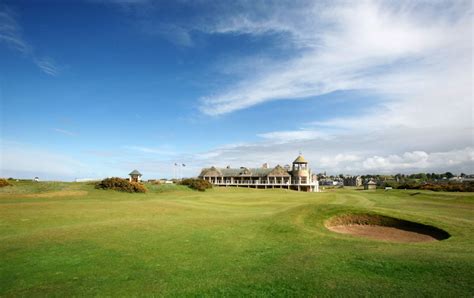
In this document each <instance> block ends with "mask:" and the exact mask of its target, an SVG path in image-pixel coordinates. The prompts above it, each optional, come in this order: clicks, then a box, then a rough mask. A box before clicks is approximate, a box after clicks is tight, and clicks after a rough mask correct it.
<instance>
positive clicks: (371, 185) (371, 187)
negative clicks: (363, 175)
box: [364, 179, 377, 190]
mask: <svg viewBox="0 0 474 298" xmlns="http://www.w3.org/2000/svg"><path fill="white" fill-rule="evenodd" d="M376 188H377V183H375V181H374V180H372V179H370V180H369V181H367V182H366V183H365V184H364V189H365V190H374V189H376Z"/></svg>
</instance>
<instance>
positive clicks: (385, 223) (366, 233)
mask: <svg viewBox="0 0 474 298" xmlns="http://www.w3.org/2000/svg"><path fill="white" fill-rule="evenodd" d="M326 227H327V228H328V229H329V230H331V231H333V232H336V233H342V234H351V235H356V236H360V237H366V238H371V239H377V240H385V241H392V242H426V241H439V240H444V239H447V238H449V237H450V235H449V233H448V232H446V231H443V230H441V229H438V228H436V227H433V226H428V225H423V224H419V223H415V222H411V221H406V220H402V219H397V218H393V217H388V216H382V215H375V214H346V215H341V216H337V217H333V218H331V219H330V220H328V221H327V222H326Z"/></svg>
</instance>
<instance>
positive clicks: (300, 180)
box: [199, 155, 319, 192]
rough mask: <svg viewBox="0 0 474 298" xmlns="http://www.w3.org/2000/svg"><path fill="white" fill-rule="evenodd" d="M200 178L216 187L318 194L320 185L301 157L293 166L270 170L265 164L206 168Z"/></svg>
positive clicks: (277, 167)
mask: <svg viewBox="0 0 474 298" xmlns="http://www.w3.org/2000/svg"><path fill="white" fill-rule="evenodd" d="M199 178H201V179H204V180H207V181H209V182H211V183H212V184H213V185H215V186H226V187H227V186H240V187H249V188H262V189H268V188H283V189H292V190H297V191H307V192H317V191H319V183H318V180H317V178H316V175H313V174H312V173H311V169H309V168H308V162H307V161H306V160H305V159H304V157H303V156H302V155H299V156H298V157H297V158H296V159H295V161H294V162H293V166H292V167H289V166H285V167H282V166H280V165H277V166H276V167H274V168H269V167H268V165H267V164H263V165H262V167H260V168H246V167H240V168H231V167H229V166H228V167H226V168H216V167H210V168H204V169H202V171H201V174H199Z"/></svg>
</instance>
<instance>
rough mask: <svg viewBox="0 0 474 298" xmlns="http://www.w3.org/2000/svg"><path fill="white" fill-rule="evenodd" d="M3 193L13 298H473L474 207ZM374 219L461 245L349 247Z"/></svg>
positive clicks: (452, 199)
mask: <svg viewBox="0 0 474 298" xmlns="http://www.w3.org/2000/svg"><path fill="white" fill-rule="evenodd" d="M14 184H15V185H14V186H8V187H4V188H2V189H0V296H92V295H96V296H97V295H99V296H152V295H153V296H244V295H249V296H414V295H416V296H450V297H472V296H473V295H474V283H473V280H474V254H473V247H474V246H473V245H474V231H473V229H472V227H473V224H474V194H473V193H439V192H430V191H404V190H393V191H388V192H384V191H370V192H365V191H359V190H354V189H349V190H328V192H325V193H298V192H294V191H286V190H254V189H245V188H240V189H236V188H227V189H226V188H220V189H212V190H210V191H206V192H197V191H190V190H189V189H187V188H185V187H179V186H170V185H163V186H152V187H150V192H148V193H146V194H128V193H119V192H114V191H104V190H96V189H94V187H93V185H90V184H87V183H43V182H41V183H34V182H14ZM350 212H359V213H360V212H371V213H377V214H381V215H386V216H392V217H397V218H401V219H406V220H411V221H416V222H420V223H423V224H428V225H433V226H436V227H439V228H442V229H444V230H446V231H448V232H449V233H450V234H451V237H450V238H449V239H447V240H444V241H439V242H426V243H409V244H407V243H390V242H383V241H375V240H369V239H363V238H357V237H354V236H350V235H343V234H336V233H333V232H330V231H328V230H327V229H326V228H325V227H324V222H325V221H326V220H327V219H329V218H331V217H332V216H334V215H340V214H346V213H350Z"/></svg>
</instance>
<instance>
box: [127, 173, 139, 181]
mask: <svg viewBox="0 0 474 298" xmlns="http://www.w3.org/2000/svg"><path fill="white" fill-rule="evenodd" d="M128 175H129V176H130V178H129V180H130V182H140V180H141V177H142V174H141V173H140V172H139V171H137V170H133V171H132V172H131V173H130V174H128Z"/></svg>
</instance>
